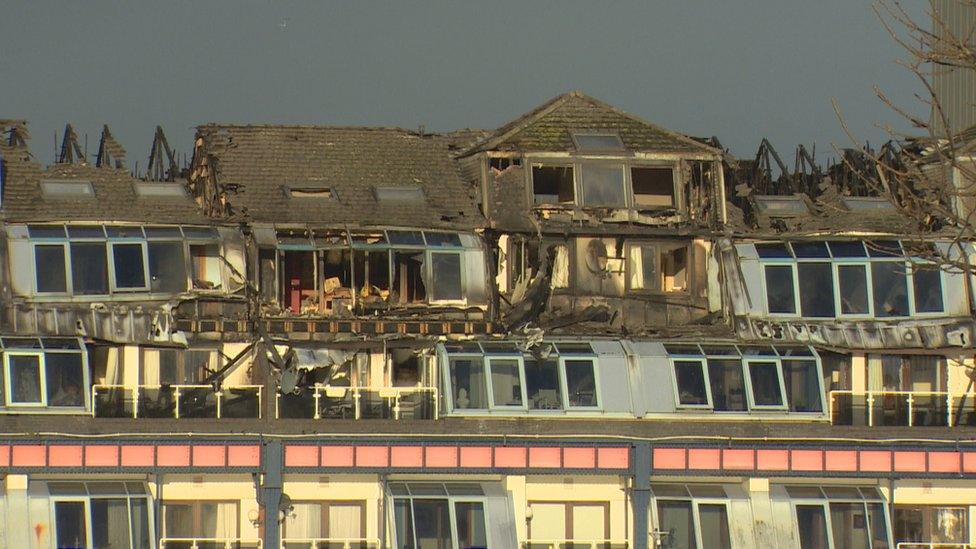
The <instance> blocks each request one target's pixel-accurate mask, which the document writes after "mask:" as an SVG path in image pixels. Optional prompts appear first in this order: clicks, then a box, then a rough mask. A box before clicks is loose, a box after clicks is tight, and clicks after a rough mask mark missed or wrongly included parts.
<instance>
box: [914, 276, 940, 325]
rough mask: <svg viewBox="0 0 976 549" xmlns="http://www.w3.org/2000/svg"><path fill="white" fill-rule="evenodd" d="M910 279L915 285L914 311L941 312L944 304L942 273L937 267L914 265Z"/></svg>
mask: <svg viewBox="0 0 976 549" xmlns="http://www.w3.org/2000/svg"><path fill="white" fill-rule="evenodd" d="M912 279H913V280H912V282H913V285H914V287H915V312H918V313H941V312H942V311H943V309H944V305H943V303H942V273H941V271H939V268H938V267H930V268H925V267H922V266H915V267H914V270H913V271H912Z"/></svg>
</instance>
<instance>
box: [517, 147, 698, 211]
mask: <svg viewBox="0 0 976 549" xmlns="http://www.w3.org/2000/svg"><path fill="white" fill-rule="evenodd" d="M574 144H575V143H574ZM584 164H598V165H599V164H603V165H606V164H611V165H620V166H621V169H622V170H623V194H624V205H623V206H593V205H588V204H586V203H585V202H586V201H585V200H584V199H583V191H584V188H585V187H584V185H583V165H584ZM522 165H523V166H526V168H527V169H525V172H526V173H525V182H526V185H525V195H526V200H527V204H529V208H530V209H532V208H543V209H545V208H553V207H563V208H566V207H570V208H607V209H613V210H637V209H642V208H638V206H637V203H636V200H635V198H634V182H633V174H632V170H633V169H634V168H662V169H663V168H667V169H670V170H671V173H672V180H673V187H672V189H673V197H674V205H673V206H670V207H669V208H672V209H674V210H675V211H676V212H677V215H683V214H684V213H685V209H686V208H685V198H684V196H683V193H682V192H681V191H682V178H681V161H674V162H668V161H660V160H657V161H654V160H649V159H648V160H644V159H634V158H633V157H632V156H630V155H629V154H628V152H627V151H626V150H621V151H605V153H604V154H600V153H599V152H597V151H588V152H580V151H576V152H573V153H571V154H568V155H565V156H562V155H561V156H554V157H547V156H535V157H532V156H529V157H527V158H526V159H525V161H524V162H523V163H522ZM536 167H539V168H571V169H572V170H573V201H572V202H556V203H549V202H537V201H536V199H535V197H536V194H535V181H534V178H533V168H536ZM643 209H650V208H643Z"/></svg>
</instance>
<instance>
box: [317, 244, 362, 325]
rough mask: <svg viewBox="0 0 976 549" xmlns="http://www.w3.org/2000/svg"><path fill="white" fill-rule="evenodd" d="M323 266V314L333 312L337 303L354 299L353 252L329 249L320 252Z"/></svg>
mask: <svg viewBox="0 0 976 549" xmlns="http://www.w3.org/2000/svg"><path fill="white" fill-rule="evenodd" d="M319 257H320V261H321V265H322V300H323V302H322V308H321V310H322V311H323V312H331V311H332V310H334V309H335V307H336V304H337V303H341V302H343V301H351V300H352V297H353V291H354V290H353V284H352V278H353V277H352V261H351V259H350V258H351V257H352V251H351V250H349V249H342V248H329V249H327V250H322V251H320V252H319Z"/></svg>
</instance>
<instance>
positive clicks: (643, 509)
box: [633, 442, 651, 549]
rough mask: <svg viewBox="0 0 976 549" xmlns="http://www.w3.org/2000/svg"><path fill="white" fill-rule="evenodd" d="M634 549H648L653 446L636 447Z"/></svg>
mask: <svg viewBox="0 0 976 549" xmlns="http://www.w3.org/2000/svg"><path fill="white" fill-rule="evenodd" d="M633 501H634V504H633V505H634V509H633V510H634V549H648V540H649V539H650V535H651V534H650V529H649V524H648V518H649V517H650V513H649V512H648V511H649V510H650V506H651V444H650V443H649V442H638V443H637V444H635V445H634V499H633Z"/></svg>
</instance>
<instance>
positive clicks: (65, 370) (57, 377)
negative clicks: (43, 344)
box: [44, 353, 85, 406]
mask: <svg viewBox="0 0 976 549" xmlns="http://www.w3.org/2000/svg"><path fill="white" fill-rule="evenodd" d="M44 372H45V375H46V376H47V379H46V380H45V381H46V383H47V404H48V406H84V405H85V392H84V391H85V389H84V387H85V378H84V372H83V367H82V361H81V354H80V353H46V354H45V356H44Z"/></svg>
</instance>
